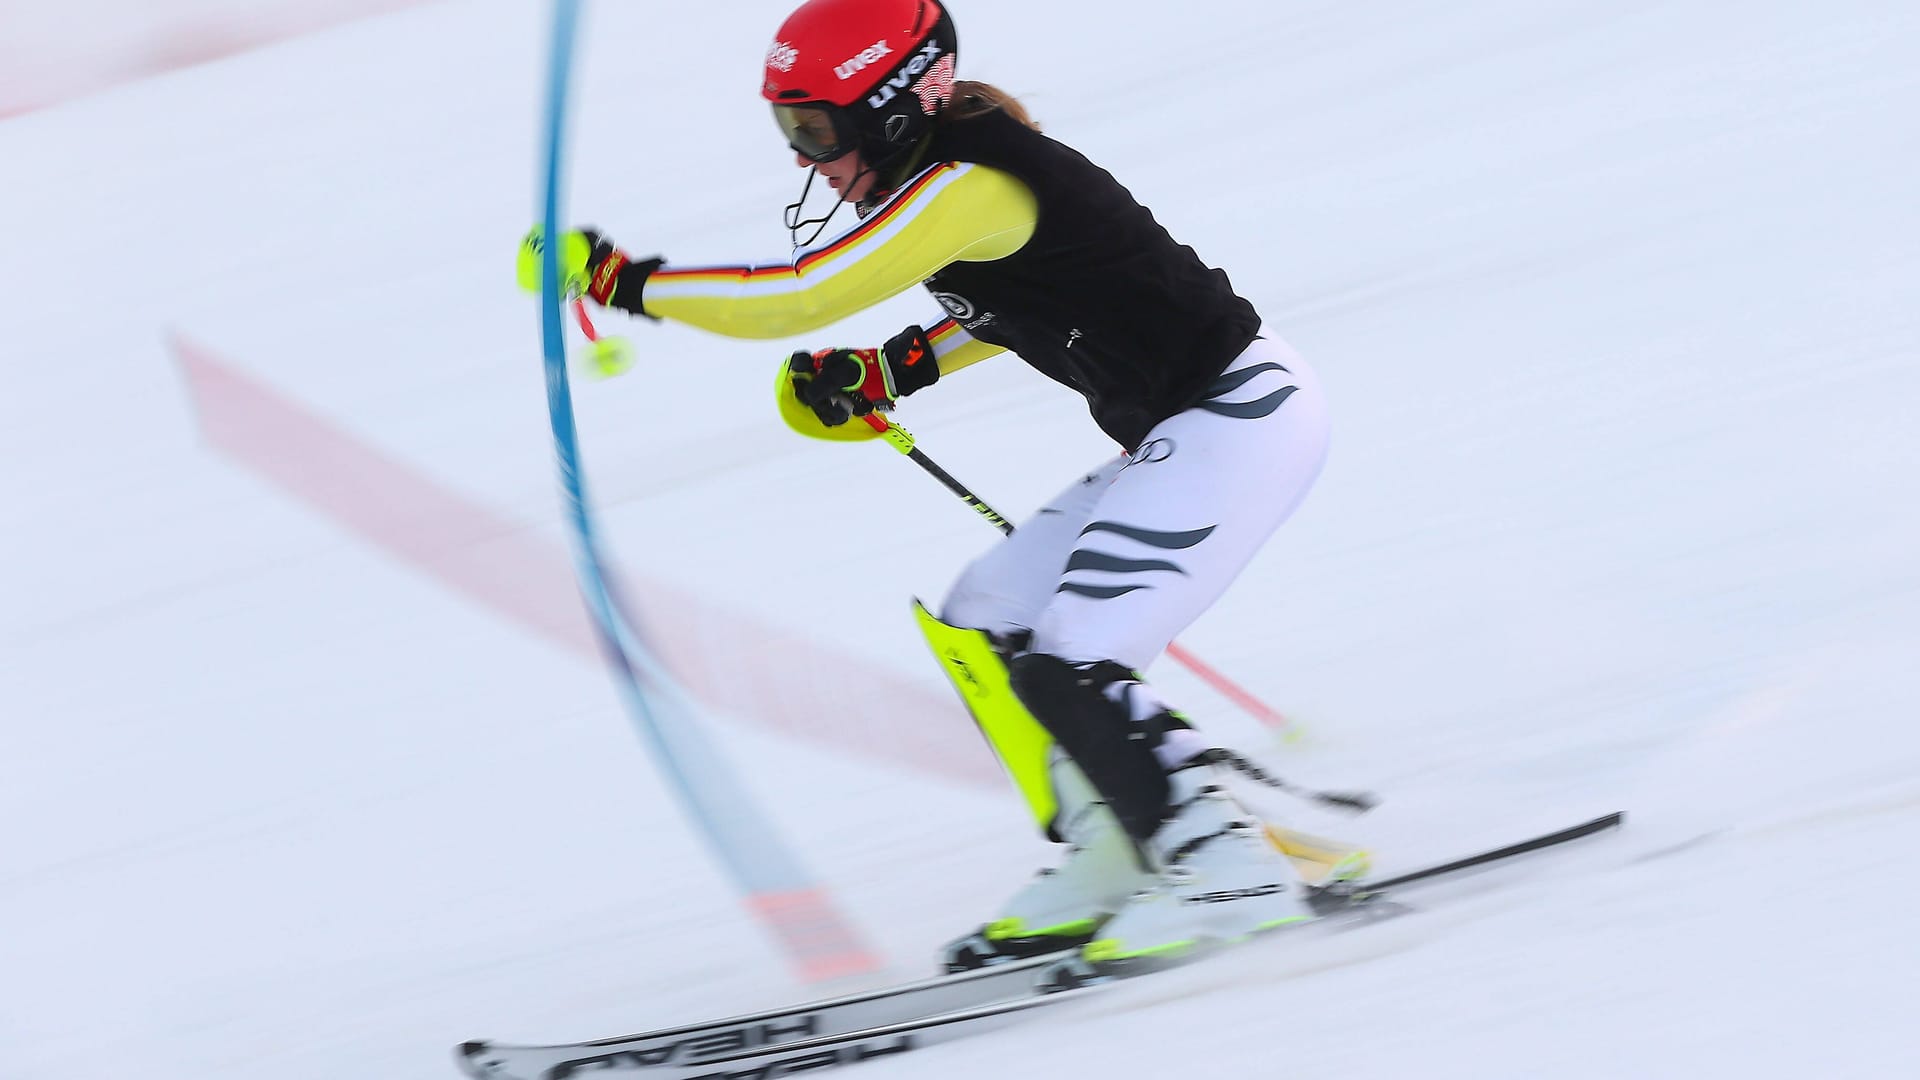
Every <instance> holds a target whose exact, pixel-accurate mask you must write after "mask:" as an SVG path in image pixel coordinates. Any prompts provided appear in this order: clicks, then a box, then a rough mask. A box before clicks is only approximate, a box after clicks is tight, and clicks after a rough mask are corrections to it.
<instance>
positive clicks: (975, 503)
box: [863, 412, 1298, 740]
mask: <svg viewBox="0 0 1920 1080" xmlns="http://www.w3.org/2000/svg"><path fill="white" fill-rule="evenodd" d="M863 419H865V420H866V422H867V426H868V427H871V428H873V430H875V431H877V432H879V433H880V434H881V436H883V437H884V438H885V439H886V440H887V442H889V443H891V444H892V445H893V448H894V449H895V450H898V451H900V452H901V453H902V454H905V455H906V456H907V457H908V458H909V459H910V460H912V461H913V463H914V464H916V465H918V466H920V467H921V468H922V469H925V470H926V471H927V472H928V474H930V475H931V476H933V478H934V479H936V480H938V481H940V482H941V483H942V484H945V485H946V487H947V490H948V491H951V492H953V493H954V494H955V495H958V496H960V498H961V500H962V501H964V502H965V503H966V504H967V505H968V506H971V507H973V508H974V509H975V510H976V511H978V512H979V514H980V516H981V517H983V518H985V519H987V521H989V522H991V523H992V524H993V525H994V526H995V527H996V528H998V529H999V530H1000V531H1001V532H1003V533H1006V534H1008V535H1012V534H1013V523H1012V522H1010V521H1008V520H1007V519H1006V518H1005V517H1002V516H1001V514H1000V512H999V511H998V510H995V509H994V508H993V507H991V506H988V505H987V504H986V502H985V501H984V500H982V499H981V498H980V496H978V495H975V494H974V493H973V491H972V490H971V489H969V488H968V487H967V486H966V485H965V484H962V483H961V482H960V481H958V480H956V479H954V477H953V474H952V473H949V472H948V471H947V470H945V469H943V468H941V467H940V466H939V464H938V463H937V462H935V461H934V460H933V459H932V458H930V457H928V456H927V455H926V452H925V451H923V450H921V449H920V448H919V447H918V446H917V445H915V443H914V438H913V433H912V432H910V431H908V430H907V429H906V428H903V427H901V426H900V425H899V424H898V423H896V422H894V421H892V420H889V419H887V418H886V417H884V416H881V415H880V414H879V413H878V412H870V413H868V414H867V415H866V416H865V417H864V418H863ZM1167 655H1168V656H1170V657H1172V658H1173V660H1174V662H1176V663H1178V664H1179V665H1180V666H1182V667H1184V668H1186V669H1187V670H1188V671H1191V672H1193V673H1194V675H1196V676H1198V677H1199V679H1200V681H1201V682H1204V683H1206V684H1207V685H1208V686H1211V687H1213V688H1214V689H1215V690H1217V691H1219V692H1220V694H1221V696H1223V697H1225V698H1226V699H1227V700H1229V701H1231V702H1233V703H1234V704H1235V705H1238V706H1240V707H1241V708H1242V709H1245V710H1246V711H1247V712H1248V713H1249V714H1250V715H1251V716H1253V718H1254V719H1256V720H1258V721H1260V722H1261V723H1263V724H1265V725H1266V726H1268V727H1270V728H1273V729H1274V730H1275V731H1278V732H1280V733H1281V734H1282V736H1283V737H1284V738H1287V739H1289V740H1291V739H1294V738H1297V737H1298V732H1297V731H1296V730H1295V728H1294V727H1293V723H1292V721H1290V720H1288V719H1287V718H1286V716H1285V714H1283V713H1281V712H1280V710H1278V709H1276V708H1274V707H1273V706H1271V705H1268V704H1267V703H1266V702H1264V701H1261V700H1260V699H1259V698H1257V697H1255V696H1253V694H1252V693H1250V692H1248V691H1247V690H1246V689H1244V688H1243V687H1241V686H1239V685H1238V684H1237V683H1235V682H1234V681H1233V680H1231V679H1229V678H1227V677H1226V676H1225V675H1223V674H1221V673H1220V672H1219V671H1218V670H1217V669H1215V668H1214V667H1213V666H1212V665H1210V664H1208V663H1206V662H1205V661H1203V660H1201V659H1200V658H1199V657H1197V656H1195V655H1193V653H1191V652H1189V651H1187V650H1186V649H1184V648H1182V647H1181V646H1180V645H1179V643H1177V642H1169V643H1168V644H1167Z"/></svg>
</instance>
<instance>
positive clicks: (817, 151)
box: [773, 103, 856, 162]
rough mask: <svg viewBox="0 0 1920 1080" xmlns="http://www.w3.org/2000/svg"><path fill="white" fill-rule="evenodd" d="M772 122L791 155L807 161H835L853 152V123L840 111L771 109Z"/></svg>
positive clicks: (825, 107) (825, 108) (816, 106)
mask: <svg viewBox="0 0 1920 1080" xmlns="http://www.w3.org/2000/svg"><path fill="white" fill-rule="evenodd" d="M773 119H774V122H775V123H777V124H779V125H780V131H781V132H782V133H783V134H785V135H786V137H787V145H788V146H790V147H792V148H793V151H794V153H797V154H799V155H800V156H801V157H804V158H806V159H807V160H808V161H814V162H828V161H837V160H839V159H840V158H843V157H846V156H847V154H849V153H851V152H852V151H853V148H854V146H855V143H856V140H855V138H854V132H853V123H852V121H851V120H850V119H849V118H848V117H847V114H846V111H845V110H844V109H840V108H837V107H835V106H832V105H826V104H819V103H815V104H808V105H775V106H774V107H773Z"/></svg>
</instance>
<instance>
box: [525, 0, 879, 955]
mask: <svg viewBox="0 0 1920 1080" xmlns="http://www.w3.org/2000/svg"><path fill="white" fill-rule="evenodd" d="M582 6H583V5H582V3H581V0H555V3H554V18H553V51H552V55H551V59H550V61H549V68H548V73H549V84H548V96H547V112H546V148H545V153H546V158H545V175H544V192H543V195H542V200H541V207H540V220H541V222H542V223H543V225H544V228H545V233H544V236H545V240H546V242H545V243H544V244H543V246H542V250H541V256H540V305H541V308H540V330H541V342H542V351H543V354H544V357H545V371H546V384H547V411H548V415H549V419H550V420H551V423H552V426H553V444H554V451H555V454H556V456H557V458H558V460H559V466H560V485H561V489H562V491H563V493H564V495H565V499H566V504H567V515H568V521H569V524H570V526H571V532H572V538H573V552H574V570H575V576H576V577H577V578H578V581H579V585H580V595H581V597H582V599H583V600H584V601H585V603H586V605H587V609H588V612H589V613H590V614H591V616H592V618H593V625H594V629H595V631H596V633H597V634H598V636H599V639H600V644H601V649H602V652H603V653H604V654H605V655H606V658H607V663H608V667H609V669H610V670H611V673H612V675H613V679H614V684H615V687H616V689H617V690H618V692H619V694H620V697H621V700H622V703H623V705H624V706H625V708H626V712H627V715H628V717H629V718H630V719H631V720H632V721H633V726H634V729H635V730H636V732H637V733H638V734H639V736H640V741H641V743H642V745H644V746H645V747H646V749H647V752H648V754H649V755H650V756H651V757H652V758H653V761H654V765H655V766H656V768H657V769H658V771H659V773H660V776H661V777H662V778H663V779H664V780H665V781H666V783H667V786H668V788H669V789H670V790H671V792H672V794H673V796H674V799H675V801H676V802H677V803H678V804H679V806H680V808H681V810H682V811H683V812H684V813H685V815H686V817H687V819H688V821H689V822H691V823H692V824H693V825H694V827H695V828H696V829H698V830H699V832H700V834H701V835H702V837H703V838H704V840H705V841H706V844H707V847H708V849H709V850H710V851H711V852H712V853H713V856H714V858H715V859H716V860H718V862H719V863H720V865H721V867H722V869H723V870H725V871H726V873H727V875H728V877H729V878H731V879H732V881H733V884H734V886H735V887H736V888H737V889H738V890H739V891H740V892H741V894H742V896H743V898H744V899H745V901H746V903H747V905H748V907H749V908H750V909H751V910H752V911H753V912H754V914H755V915H756V917H757V918H759V919H760V920H761V922H762V923H763V924H764V925H766V926H767V927H768V928H769V929H771V930H772V931H773V932H774V935H775V937H776V938H777V939H778V940H779V941H780V943H781V945H782V946H783V948H784V949H785V950H786V952H787V955H788V958H789V960H790V961H791V962H792V963H793V964H794V965H795V966H796V968H797V969H798V971H799V973H800V974H801V976H802V977H804V978H807V979H809V980H819V979H825V978H832V977H837V976H842V975H852V974H859V973H862V972H866V971H870V970H873V969H874V968H876V967H877V966H878V964H877V961H876V960H875V958H874V954H872V953H871V952H870V951H869V950H868V949H867V948H866V947H865V946H864V944H863V943H862V941H861V940H860V938H859V936H858V935H857V934H856V933H855V932H854V931H853V929H852V927H851V925H850V924H849V923H848V922H847V921H846V920H845V919H844V918H843V917H842V916H841V915H840V913H839V912H838V911H837V910H836V909H835V908H834V906H833V903H832V901H831V899H830V898H829V897H828V896H827V894H826V892H825V890H823V889H822V888H821V887H820V886H818V885H817V884H815V883H814V881H813V880H812V878H811V877H810V876H809V875H808V874H807V872H806V870H805V869H804V868H803V867H802V866H801V864H800V861H799V860H798V859H797V858H796V857H795V856H794V855H793V854H792V852H791V851H790V850H789V849H788V848H787V847H786V845H785V844H784V843H783V842H782V840H781V839H780V837H779V835H778V834H777V833H776V832H775V831H774V830H773V828H772V825H771V822H770V820H769V819H768V818H767V816H766V815H765V814H764V813H762V812H761V811H760V809H759V807H758V806H757V805H756V804H755V803H754V801H753V800H752V798H751V797H750V795H749V793H748V791H747V788H746V785H745V784H744V783H742V782H741V781H740V779H739V777H738V776H737V775H736V774H735V772H734V771H733V769H732V767H731V766H730V765H729V764H728V763H727V762H726V760H725V759H724V758H723V757H722V756H721V754H720V753H719V751H718V749H717V748H716V747H715V746H714V745H713V744H712V742H711V741H710V740H709V739H707V738H706V736H705V735H704V733H703V732H701V731H700V729H699V728H698V727H697V726H696V719H697V718H696V717H695V716H694V715H693V710H692V708H691V706H690V704H689V702H688V700H687V698H686V696H685V695H684V693H680V692H678V691H677V688H676V687H675V685H674V683H673V681H672V679H671V677H670V676H669V675H668V674H667V672H666V670H665V667H664V665H663V664H662V663H661V662H660V661H659V660H658V658H657V657H656V656H655V655H654V654H653V653H652V651H651V650H649V649H648V648H647V647H646V644H645V642H644V640H642V638H641V636H640V634H639V632H638V630H637V628H636V627H635V626H634V625H633V624H632V622H631V620H629V619H627V618H626V617H625V616H624V613H623V611H622V609H621V607H620V605H619V604H618V603H617V602H616V599H615V597H616V595H617V592H616V589H615V588H614V585H613V581H612V576H611V574H610V573H609V571H608V568H607V563H606V561H605V559H603V558H602V557H601V553H600V545H599V541H598V539H597V535H596V530H595V527H594V519H593V512H592V504H591V503H590V502H589V501H588V498H587V490H586V478H585V476H584V474H583V472H582V470H581V465H580V446H579V435H578V431H577V430H576V427H575V424H574V412H573V393H572V389H571V387H570V385H569V382H568V378H567V341H566V322H565V318H564V301H565V297H564V296H563V295H562V287H561V281H560V267H559V256H558V251H559V248H560V243H559V238H560V237H561V235H562V233H561V229H562V228H563V226H562V224H561V213H560V209H561V207H560V200H561V190H562V187H563V185H564V175H563V174H564V164H565V161H566V121H567V115H568V101H567V99H568V88H569V85H570V83H571V82H572V71H573V62H574V44H575V41H576V39H577V38H578V36H579V26H580V17H581V9H582Z"/></svg>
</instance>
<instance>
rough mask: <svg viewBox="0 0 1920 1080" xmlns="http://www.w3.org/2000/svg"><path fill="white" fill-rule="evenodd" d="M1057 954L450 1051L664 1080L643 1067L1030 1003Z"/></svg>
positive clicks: (539, 1071)
mask: <svg viewBox="0 0 1920 1080" xmlns="http://www.w3.org/2000/svg"><path fill="white" fill-rule="evenodd" d="M1058 958H1059V954H1057V953H1045V954H1042V955H1038V956H1032V957H1028V958H1026V959H1023V960H1018V961H1013V962H1010V963H1004V964H996V965H994V966H992V967H985V968H979V969H977V970H974V971H969V972H965V973H963V974H959V975H938V976H934V977H932V978H927V979H922V980H920V981H918V982H911V983H904V984H901V985H898V986H889V987H883V988H881V989H878V990H870V991H866V992H864V993H856V994H849V995H846V996H844V997H838V998H829V999H826V1000H823V1001H810V1002H803V1003H801V1004H799V1005H791V1006H787V1007H784V1008H778V1009H771V1010H768V1011H766V1012H760V1013H751V1014H748V1015H745V1016H734V1017H729V1018H726V1019H723V1020H714V1021H709V1022H707V1023H702V1024H693V1025H689V1026H686V1027H677V1028H668V1029H665V1030H661V1031H650V1032H645V1033H643V1034H638V1035H623V1036H619V1037H617V1038H612V1039H599V1040H595V1041H593V1042H585V1043H566V1044H559V1045H554V1046H504V1045H498V1044H494V1043H486V1042H470V1043H466V1044H464V1045H462V1046H461V1047H460V1048H459V1050H458V1052H457V1055H458V1057H459V1060H460V1064H461V1067H462V1069H463V1070H464V1071H465V1072H466V1073H467V1074H468V1075H469V1076H472V1077H475V1078H476V1080H565V1078H566V1077H569V1076H572V1075H574V1074H575V1073H579V1072H585V1071H591V1070H598V1069H641V1068H644V1069H648V1070H650V1071H649V1076H650V1077H652V1078H654V1080H666V1078H668V1077H673V1076H678V1075H681V1073H679V1072H659V1073H654V1072H652V1071H651V1070H653V1069H655V1068H659V1067H662V1066H677V1067H681V1068H689V1067H695V1066H698V1067H705V1066H706V1065H708V1064H712V1063H717V1062H721V1061H726V1060H735V1059H738V1058H740V1057H741V1056H743V1055H744V1056H754V1055H766V1054H767V1053H769V1052H771V1051H774V1050H780V1051H783V1052H784V1051H786V1050H789V1049H793V1048H794V1047H797V1046H805V1045H810V1044H812V1043H813V1042H815V1041H817V1040H820V1039H822V1038H834V1037H839V1038H853V1037H854V1036H855V1034H857V1033H863V1032H870V1031H885V1030H887V1029H888V1028H890V1027H891V1026H893V1025H899V1024H903V1023H909V1022H911V1021H918V1020H924V1019H926V1018H927V1017H932V1016H940V1015H942V1014H949V1013H954V1014H957V1013H964V1012H967V1011H969V1010H975V1009H979V1008H981V1007H982V1006H987V1005H998V1004H1001V1003H1005V1002H1010V1001H1017V1000H1021V999H1027V1000H1029V1001H1044V1000H1045V999H1044V998H1036V997H1035V995H1037V994H1039V993H1040V991H1041V987H1040V985H1039V982H1038V980H1039V978H1040V977H1041V976H1042V975H1043V974H1044V973H1045V971H1046V969H1047V967H1048V966H1049V965H1050V964H1051V963H1052V962H1053V961H1055V960H1057V959H1058ZM856 1041H858V1040H856ZM686 1075H701V1074H699V1073H697V1072H696V1073H687V1074H686ZM723 1075H724V1074H723ZM769 1075H775V1076H777V1075H779V1074H778V1073H772V1074H769Z"/></svg>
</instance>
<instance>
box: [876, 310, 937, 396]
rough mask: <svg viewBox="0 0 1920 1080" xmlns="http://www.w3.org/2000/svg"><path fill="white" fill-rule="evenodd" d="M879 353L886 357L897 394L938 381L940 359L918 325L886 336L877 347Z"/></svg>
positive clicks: (924, 332) (923, 387)
mask: <svg viewBox="0 0 1920 1080" xmlns="http://www.w3.org/2000/svg"><path fill="white" fill-rule="evenodd" d="M880 353H881V355H882V356H884V357H886V361H887V374H888V375H889V376H890V377H891V378H892V381H893V389H894V390H895V391H896V392H897V394H898V396H900V397H906V396H907V395H908V394H911V393H913V392H914V391H915V390H924V389H926V388H927V387H929V386H932V385H933V384H934V383H937V382H939V381H940V361H939V359H938V358H937V357H935V356H934V354H933V343H932V342H931V341H928V340H927V332H926V330H924V329H923V328H921V327H918V326H909V327H907V328H906V329H905V330H902V331H900V332H899V333H898V334H895V335H894V336H893V337H891V338H888V339H887V343H886V344H885V345H882V346H881V347H880Z"/></svg>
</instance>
